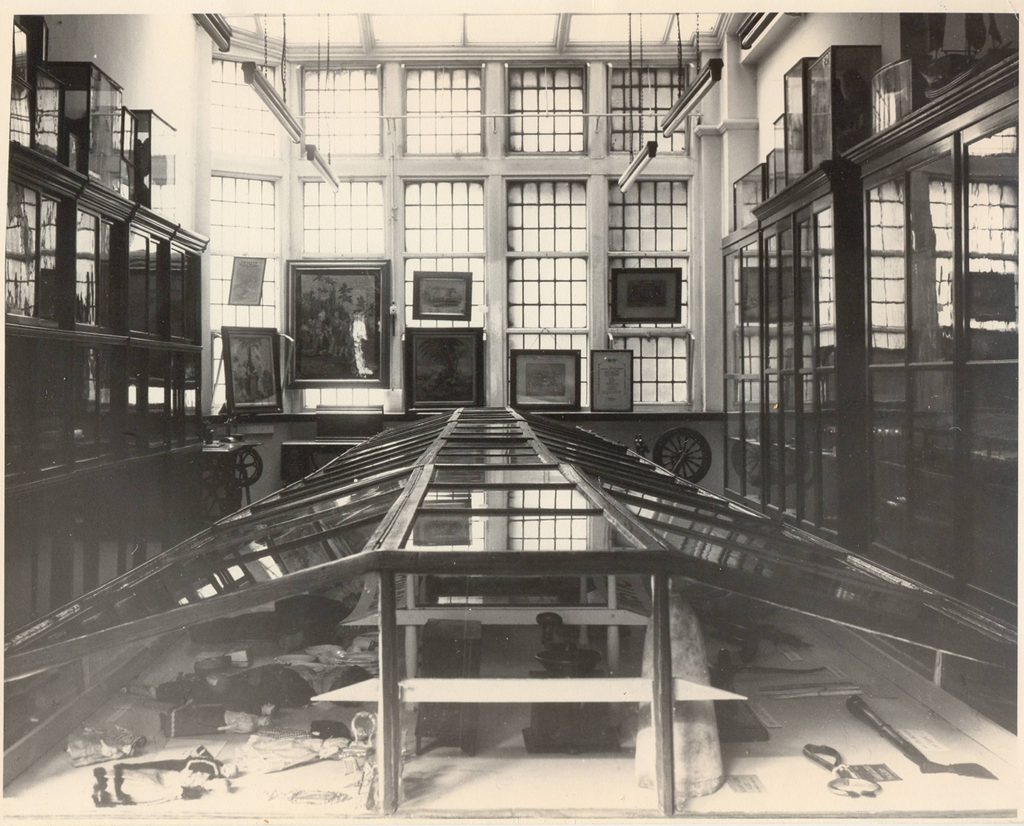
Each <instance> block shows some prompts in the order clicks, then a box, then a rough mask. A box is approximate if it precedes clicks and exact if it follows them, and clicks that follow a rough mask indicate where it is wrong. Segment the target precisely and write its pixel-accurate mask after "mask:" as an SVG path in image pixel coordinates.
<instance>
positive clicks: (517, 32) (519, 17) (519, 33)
mask: <svg viewBox="0 0 1024 826" xmlns="http://www.w3.org/2000/svg"><path fill="white" fill-rule="evenodd" d="M557 23H558V15H557V14H467V15H466V42H467V43H471V44H472V43H554V42H555V26H556V25H557Z"/></svg>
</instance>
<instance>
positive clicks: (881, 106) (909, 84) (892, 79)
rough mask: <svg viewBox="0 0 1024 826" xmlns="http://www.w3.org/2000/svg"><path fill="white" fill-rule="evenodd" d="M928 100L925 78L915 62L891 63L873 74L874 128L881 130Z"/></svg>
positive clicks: (872, 110) (872, 107)
mask: <svg viewBox="0 0 1024 826" xmlns="http://www.w3.org/2000/svg"><path fill="white" fill-rule="evenodd" d="M922 103H924V81H923V78H921V76H920V74H919V73H918V72H916V71H915V70H914V64H913V61H912V60H911V59H910V58H907V59H906V60H897V61H894V62H893V63H888V64H886V65H885V66H883V67H882V68H881V69H879V70H878V71H877V72H875V73H874V75H872V77H871V131H872V132H881V131H882V130H883V129H888V128H889V127H890V126H892V125H893V124H894V123H898V122H899V121H900V120H902V119H903V118H905V117H906V116H907V115H909V114H910V113H911V112H913V111H914V110H915V109H916V108H917V107H918V106H920V105H921V104H922Z"/></svg>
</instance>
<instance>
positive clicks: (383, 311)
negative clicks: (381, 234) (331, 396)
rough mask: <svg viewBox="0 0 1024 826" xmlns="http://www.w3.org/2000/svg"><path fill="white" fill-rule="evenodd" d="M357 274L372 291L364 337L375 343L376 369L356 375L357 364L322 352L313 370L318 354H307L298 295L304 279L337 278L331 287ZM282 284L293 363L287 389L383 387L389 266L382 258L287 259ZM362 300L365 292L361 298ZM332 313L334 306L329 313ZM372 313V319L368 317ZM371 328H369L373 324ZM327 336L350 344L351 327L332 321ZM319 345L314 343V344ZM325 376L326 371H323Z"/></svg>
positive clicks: (386, 374)
mask: <svg viewBox="0 0 1024 826" xmlns="http://www.w3.org/2000/svg"><path fill="white" fill-rule="evenodd" d="M359 276H363V277H365V278H368V279H369V282H368V283H369V287H370V289H371V290H372V293H373V296H374V301H375V302H376V306H375V307H372V306H371V307H370V308H368V311H369V313H370V314H369V315H367V317H366V323H367V328H368V329H367V339H368V340H371V339H372V340H373V342H374V343H375V344H376V348H377V353H376V362H377V366H376V372H374V371H372V370H371V371H370V372H369V374H368V375H359V372H358V362H356V363H355V364H350V365H346V364H345V363H344V361H343V358H344V357H343V356H342V355H339V354H337V353H335V354H333V355H332V354H330V353H328V355H327V358H326V359H324V360H323V361H325V362H326V364H323V363H322V364H320V365H319V366H318V367H317V368H315V369H314V368H313V366H312V363H313V360H314V359H322V358H323V354H320V353H311V352H308V348H309V347H310V344H311V342H310V335H311V333H310V330H309V326H308V319H307V315H308V313H307V312H304V310H303V307H302V300H301V299H302V296H303V292H302V291H303V288H304V285H305V284H306V283H307V282H308V279H312V278H317V277H324V278H327V279H338V285H337V287H336V289H337V288H338V287H340V286H343V285H344V281H342V280H341V279H344V278H355V277H359ZM286 277H287V284H288V293H287V294H288V312H287V316H286V317H287V325H286V327H285V332H287V333H288V335H290V336H291V337H292V338H293V339H294V345H293V349H294V353H295V358H294V364H293V373H292V375H291V377H290V381H289V382H288V386H289V387H378V388H387V387H389V385H390V375H391V318H390V312H389V309H390V306H391V268H390V264H389V262H388V261H385V260H370V261H340V260H331V261H289V262H288V269H287V276H286ZM363 297H364V298H365V296H363ZM334 314H335V315H336V310H335V311H334ZM371 317H372V323H370V319H371ZM332 321H340V317H336V318H332ZM374 327H375V328H376V329H375V330H374V329H373V328H374ZM327 332H328V333H329V335H327V336H326V338H327V339H333V340H334V341H335V342H337V340H338V338H342V339H344V340H345V342H346V343H347V344H348V345H349V346H351V343H352V333H351V329H350V330H348V331H347V332H346V331H345V330H344V328H342V327H340V326H339V325H334V326H333V327H332V329H331V330H330V331H327ZM318 346H319V345H318ZM326 346H328V349H330V348H331V347H336V346H337V344H334V345H331V344H327V345H326ZM325 374H326V375H325Z"/></svg>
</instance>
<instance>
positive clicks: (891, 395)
mask: <svg viewBox="0 0 1024 826" xmlns="http://www.w3.org/2000/svg"><path fill="white" fill-rule="evenodd" d="M906 408H907V388H906V375H905V373H904V371H903V370H877V371H875V372H873V373H872V374H871V477H872V484H871V496H872V502H871V522H872V534H873V537H874V539H875V540H877V541H879V542H881V543H882V544H883V545H888V546H889V547H890V548H905V547H907V512H908V507H907V504H908V500H907V467H906V465H907V457H906V425H905V421H904V417H905V415H906Z"/></svg>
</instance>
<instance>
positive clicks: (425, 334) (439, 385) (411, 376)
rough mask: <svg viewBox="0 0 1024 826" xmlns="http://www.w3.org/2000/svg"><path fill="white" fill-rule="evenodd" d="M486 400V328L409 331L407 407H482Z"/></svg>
mask: <svg viewBox="0 0 1024 826" xmlns="http://www.w3.org/2000/svg"><path fill="white" fill-rule="evenodd" d="M483 403H484V333H483V330H475V329H474V330H414V329H410V330H406V333H405V407H406V409H407V410H412V409H414V408H415V409H418V410H423V409H442V408H452V407H480V406H481V405H482V404H483Z"/></svg>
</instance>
